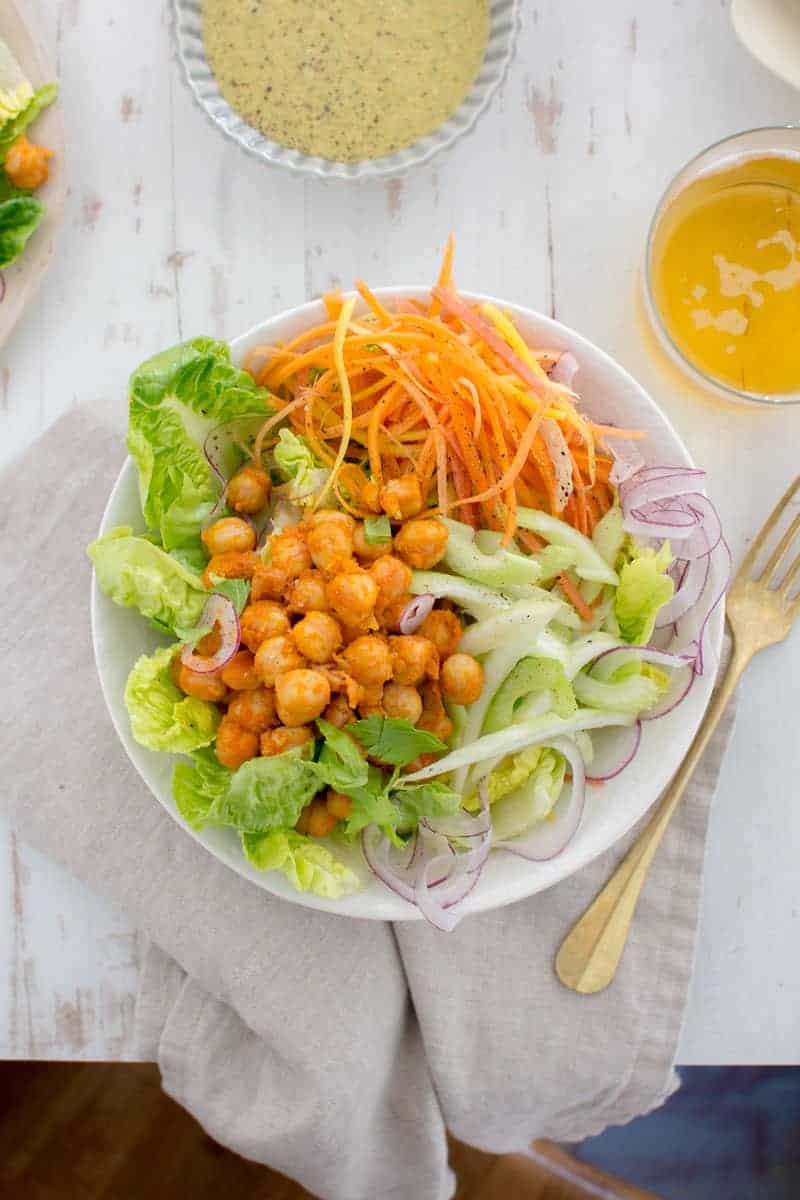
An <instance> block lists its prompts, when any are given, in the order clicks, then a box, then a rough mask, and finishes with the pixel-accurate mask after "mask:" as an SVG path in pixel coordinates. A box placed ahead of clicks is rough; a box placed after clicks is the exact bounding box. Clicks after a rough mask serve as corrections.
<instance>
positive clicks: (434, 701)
mask: <svg viewBox="0 0 800 1200" xmlns="http://www.w3.org/2000/svg"><path fill="white" fill-rule="evenodd" d="M417 728H418V729H426V730H427V731H428V733H432V734H433V735H434V737H438V738H440V739H441V741H443V742H446V741H447V739H448V738H449V737H450V734H451V733H452V732H453V722H452V721H451V720H450V718H449V716H448V715H447V710H446V709H445V706H444V705H443V704H442V693H441V689H440V687H439V685H438V683H434V682H432V681H430V680H429V681H428V683H426V684H425V685H424V686H423V688H422V716H421V717H420V719H419V720H418V721H417Z"/></svg>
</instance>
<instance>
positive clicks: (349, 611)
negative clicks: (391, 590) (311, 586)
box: [326, 559, 386, 626]
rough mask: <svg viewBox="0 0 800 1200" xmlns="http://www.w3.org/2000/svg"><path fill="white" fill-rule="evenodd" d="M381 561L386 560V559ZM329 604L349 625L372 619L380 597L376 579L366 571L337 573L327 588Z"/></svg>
mask: <svg viewBox="0 0 800 1200" xmlns="http://www.w3.org/2000/svg"><path fill="white" fill-rule="evenodd" d="M380 561H383V562H385V561H386V559H382V560H380ZM326 594H327V597H328V604H329V605H330V607H331V608H332V610H333V611H334V613H335V614H336V616H337V617H339V618H340V619H341V620H342V621H344V622H345V623H346V624H348V625H351V626H352V625H360V624H362V623H365V622H368V621H370V619H371V618H372V616H373V613H374V611H375V601H376V600H377V599H378V588H377V585H376V583H375V580H374V579H373V578H372V577H371V576H370V575H369V573H368V572H366V571H359V572H358V573H357V574H356V573H355V572H354V573H353V574H346V575H345V574H342V575H335V576H334V577H333V579H331V580H330V582H329V583H328V586H327V588H326Z"/></svg>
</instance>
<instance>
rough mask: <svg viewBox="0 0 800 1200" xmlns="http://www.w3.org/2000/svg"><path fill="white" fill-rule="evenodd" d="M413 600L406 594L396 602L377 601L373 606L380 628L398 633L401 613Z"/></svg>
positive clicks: (408, 593) (409, 594)
mask: <svg viewBox="0 0 800 1200" xmlns="http://www.w3.org/2000/svg"><path fill="white" fill-rule="evenodd" d="M413 599H414V597H413V596H412V595H411V593H410V592H406V593H405V594H404V595H403V596H400V597H398V599H397V600H387V601H382V600H380V599H379V600H378V603H377V604H376V605H375V617H376V618H377V621H378V624H379V625H380V626H381V628H382V629H388V631H389V632H390V633H399V632H400V621H401V619H402V616H403V613H404V612H405V610H406V608H407V606H408V605H409V604H410V603H411V601H412V600H413Z"/></svg>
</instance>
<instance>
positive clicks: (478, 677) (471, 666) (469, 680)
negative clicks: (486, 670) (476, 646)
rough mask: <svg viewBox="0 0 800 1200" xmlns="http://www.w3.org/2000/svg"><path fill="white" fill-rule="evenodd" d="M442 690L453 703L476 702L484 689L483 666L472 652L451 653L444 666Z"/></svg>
mask: <svg viewBox="0 0 800 1200" xmlns="http://www.w3.org/2000/svg"><path fill="white" fill-rule="evenodd" d="M441 680H442V692H443V694H444V696H445V699H447V700H450V701H451V702H452V703H453V704H474V703H475V701H476V700H478V699H479V698H480V694H481V692H482V691H483V667H482V666H481V664H480V663H479V662H478V660H477V659H476V658H473V657H472V655H471V654H451V655H450V657H449V658H448V659H446V661H445V663H444V665H443V667H442V675H441Z"/></svg>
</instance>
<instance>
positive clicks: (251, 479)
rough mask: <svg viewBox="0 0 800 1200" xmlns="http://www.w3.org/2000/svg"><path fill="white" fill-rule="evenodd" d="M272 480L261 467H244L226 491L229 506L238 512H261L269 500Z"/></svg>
mask: <svg viewBox="0 0 800 1200" xmlns="http://www.w3.org/2000/svg"><path fill="white" fill-rule="evenodd" d="M271 491H272V481H271V480H270V477H269V475H268V474H267V472H266V471H262V470H261V468H260V467H242V469H241V471H237V472H236V474H235V475H234V476H233V478H232V479H231V481H230V483H229V484H228V487H227V489H226V491H225V500H226V502H227V504H228V507H229V508H232V509H233V511H234V512H238V513H257V512H260V511H261V509H262V508H263V507H264V505H265V504H266V503H267V501H268V500H269V496H270V492H271Z"/></svg>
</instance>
